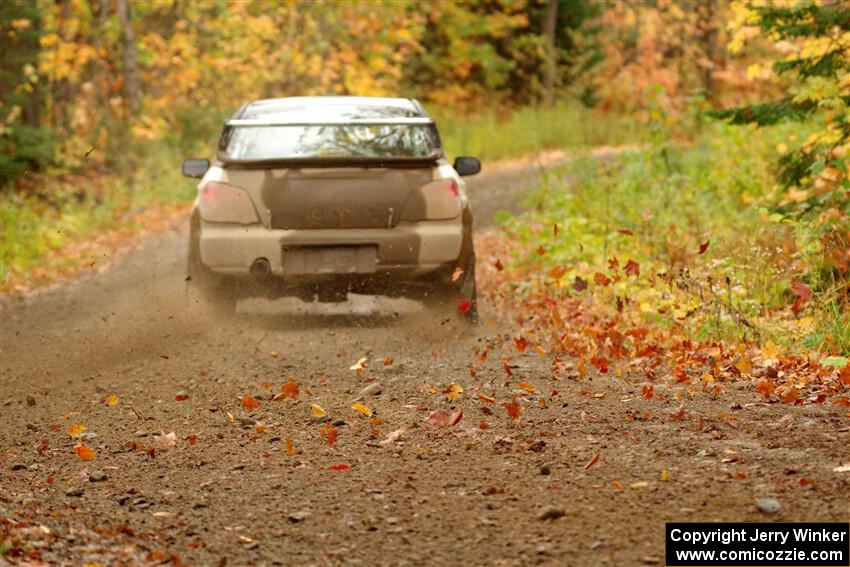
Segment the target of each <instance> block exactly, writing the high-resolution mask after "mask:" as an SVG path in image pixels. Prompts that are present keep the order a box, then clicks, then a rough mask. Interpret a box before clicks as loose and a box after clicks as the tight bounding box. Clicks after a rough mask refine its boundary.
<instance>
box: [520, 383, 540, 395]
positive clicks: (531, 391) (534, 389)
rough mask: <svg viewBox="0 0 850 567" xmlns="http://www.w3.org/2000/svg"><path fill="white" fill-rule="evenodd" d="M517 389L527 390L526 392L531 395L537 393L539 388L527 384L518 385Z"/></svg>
mask: <svg viewBox="0 0 850 567" xmlns="http://www.w3.org/2000/svg"><path fill="white" fill-rule="evenodd" d="M517 388H522V389H523V390H525V391H526V392H529V393H531V394H533V393H534V392H536V391H537V388H535V387H534V386H532V385H531V384H528V383H526V382H519V383H517Z"/></svg>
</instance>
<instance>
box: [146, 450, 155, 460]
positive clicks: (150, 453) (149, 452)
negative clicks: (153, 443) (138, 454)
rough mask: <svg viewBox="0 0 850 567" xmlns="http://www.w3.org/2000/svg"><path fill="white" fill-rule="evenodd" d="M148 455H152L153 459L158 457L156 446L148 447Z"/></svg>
mask: <svg viewBox="0 0 850 567" xmlns="http://www.w3.org/2000/svg"><path fill="white" fill-rule="evenodd" d="M148 457H150V458H151V459H154V458H156V448H155V447H151V448H149V449H148Z"/></svg>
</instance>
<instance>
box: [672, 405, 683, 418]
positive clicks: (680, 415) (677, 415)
mask: <svg viewBox="0 0 850 567" xmlns="http://www.w3.org/2000/svg"><path fill="white" fill-rule="evenodd" d="M670 418H671V419H672V420H673V421H682V420H683V419H685V404H679V408H678V409H677V410H676V411H675V412H673V413H671V414H670Z"/></svg>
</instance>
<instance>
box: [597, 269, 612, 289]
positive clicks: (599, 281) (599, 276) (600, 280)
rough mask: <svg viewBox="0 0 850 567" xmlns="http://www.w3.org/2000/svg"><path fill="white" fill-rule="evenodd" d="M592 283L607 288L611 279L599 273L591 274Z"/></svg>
mask: <svg viewBox="0 0 850 567" xmlns="http://www.w3.org/2000/svg"><path fill="white" fill-rule="evenodd" d="M593 281H594V282H596V283H597V284H599V285H602V286H607V285H608V284H610V283H611V279H610V278H609V277H608V276H606V275H605V274H603V273H601V272H596V273H595V274H593Z"/></svg>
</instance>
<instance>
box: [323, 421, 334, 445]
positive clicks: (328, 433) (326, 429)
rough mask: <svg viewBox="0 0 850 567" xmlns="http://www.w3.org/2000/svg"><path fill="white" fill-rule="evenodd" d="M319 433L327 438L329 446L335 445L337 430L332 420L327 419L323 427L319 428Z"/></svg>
mask: <svg viewBox="0 0 850 567" xmlns="http://www.w3.org/2000/svg"><path fill="white" fill-rule="evenodd" d="M319 435H321V436H322V437H324V438H325V439H326V440H327V442H328V447H333V446H334V443H336V436H337V430H336V427H334V426H333V424H332V423H331V422H330V421H326V422H325V424H324V425H323V426H322V427H321V429H319Z"/></svg>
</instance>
